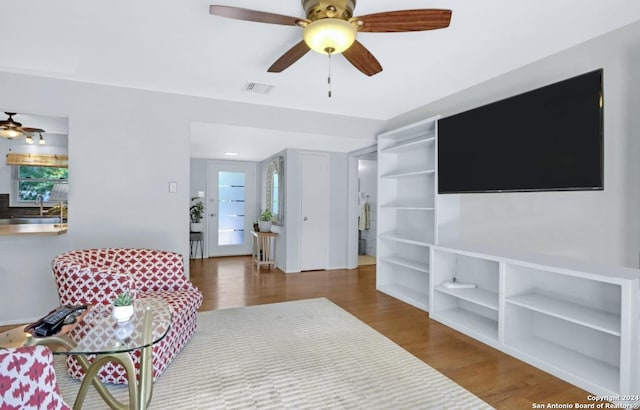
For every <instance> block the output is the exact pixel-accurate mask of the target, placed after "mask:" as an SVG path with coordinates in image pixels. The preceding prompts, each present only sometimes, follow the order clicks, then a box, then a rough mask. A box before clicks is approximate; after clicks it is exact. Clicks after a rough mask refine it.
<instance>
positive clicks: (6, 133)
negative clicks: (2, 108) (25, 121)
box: [0, 112, 45, 144]
mask: <svg viewBox="0 0 640 410" xmlns="http://www.w3.org/2000/svg"><path fill="white" fill-rule="evenodd" d="M5 114H6V115H8V116H9V118H7V119H6V120H1V121H0V137H2V138H6V139H10V140H12V139H16V138H20V137H22V136H23V135H25V142H26V143H27V144H33V136H34V134H38V135H40V140H39V141H38V142H39V143H40V144H44V143H45V142H44V137H43V136H42V133H43V132H45V131H44V130H43V129H42V128H31V127H23V126H22V124H21V123H19V122H18V121H16V120H14V119H13V116H14V115H16V113H15V112H5Z"/></svg>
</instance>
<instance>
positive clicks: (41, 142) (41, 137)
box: [38, 134, 45, 145]
mask: <svg viewBox="0 0 640 410" xmlns="http://www.w3.org/2000/svg"><path fill="white" fill-rule="evenodd" d="M44 143H45V142H44V137H43V136H42V134H40V139H39V140H38V144H40V145H44Z"/></svg>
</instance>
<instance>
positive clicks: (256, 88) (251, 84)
mask: <svg viewBox="0 0 640 410" xmlns="http://www.w3.org/2000/svg"><path fill="white" fill-rule="evenodd" d="M274 87H275V85H273V84H266V83H257V82H255V81H247V83H246V84H245V85H244V88H243V89H242V91H244V92H247V93H254V94H270V93H271V90H273V88H274Z"/></svg>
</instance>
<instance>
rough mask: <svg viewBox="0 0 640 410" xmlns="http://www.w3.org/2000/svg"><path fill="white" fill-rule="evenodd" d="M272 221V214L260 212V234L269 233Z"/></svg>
mask: <svg viewBox="0 0 640 410" xmlns="http://www.w3.org/2000/svg"><path fill="white" fill-rule="evenodd" d="M272 219H273V213H272V212H271V211H270V210H268V209H265V210H261V211H260V214H259V215H258V228H260V232H270V231H271V220H272Z"/></svg>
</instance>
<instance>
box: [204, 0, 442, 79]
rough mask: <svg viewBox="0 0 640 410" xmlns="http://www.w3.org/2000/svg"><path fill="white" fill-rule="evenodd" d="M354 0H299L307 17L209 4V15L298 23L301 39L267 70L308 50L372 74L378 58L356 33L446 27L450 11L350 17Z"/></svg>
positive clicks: (282, 67)
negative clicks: (341, 57)
mask: <svg viewBox="0 0 640 410" xmlns="http://www.w3.org/2000/svg"><path fill="white" fill-rule="evenodd" d="M355 6H356V0H302V7H303V8H304V11H305V13H306V16H307V17H306V18H301V17H290V16H284V15H281V14H274V13H267V12H263V11H257V10H249V9H243V8H238V7H232V6H220V5H211V6H209V14H212V15H215V16H220V17H227V18H232V19H237V20H246V21H254V22H259V23H269V24H280V25H286V26H298V27H301V28H302V29H303V40H302V41H300V42H299V43H297V44H296V45H294V46H293V47H292V48H291V49H289V51H287V52H285V53H284V54H283V55H282V56H281V57H280V58H278V59H277V60H276V61H275V62H274V63H273V64H272V65H271V67H269V69H268V70H267V71H269V72H271V73H279V72H282V71H283V70H285V69H287V68H288V67H289V66H291V65H292V64H293V63H295V62H296V61H298V60H299V59H300V58H301V57H302V56H304V55H305V54H306V53H307V52H308V51H309V50H314V51H317V52H319V53H322V54H328V55H329V56H331V55H332V54H340V53H342V54H343V55H344V56H345V58H346V59H347V60H348V61H349V62H350V63H351V64H352V65H353V66H354V67H356V68H357V69H358V70H360V71H361V72H362V73H364V74H366V75H368V76H372V75H375V74H378V73H379V72H381V71H382V66H381V65H380V63H379V62H378V60H377V59H376V58H375V57H374V56H373V54H371V52H369V50H367V49H366V48H365V47H364V46H363V45H362V44H361V43H360V42H359V41H358V40H356V36H357V33H358V32H361V33H398V32H406V31H425V30H435V29H439V28H445V27H448V26H449V22H450V21H451V10H444V9H416V10H397V11H388V12H382V13H374V14H368V15H365V16H358V17H353V9H354V8H355Z"/></svg>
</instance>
